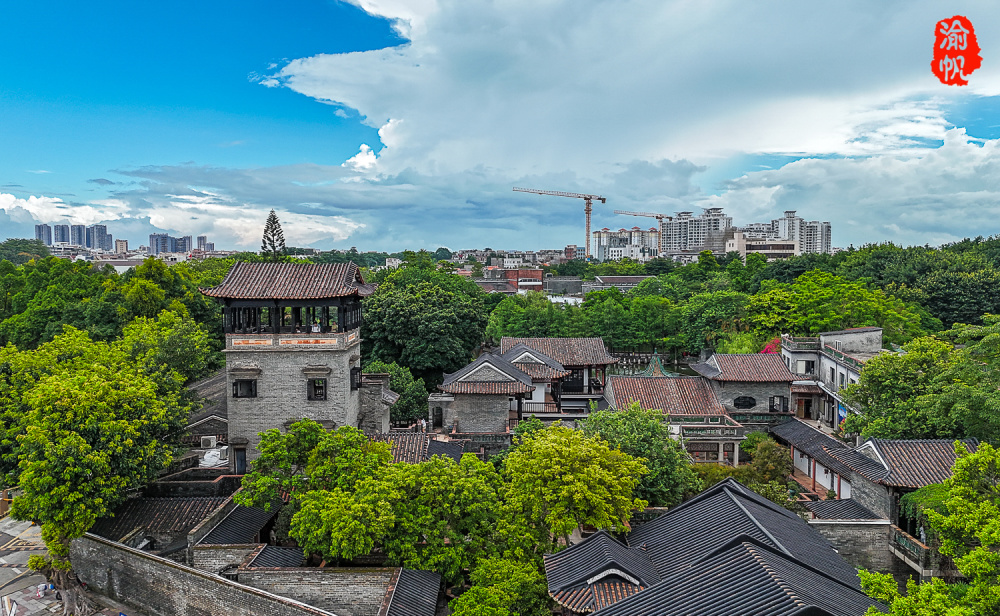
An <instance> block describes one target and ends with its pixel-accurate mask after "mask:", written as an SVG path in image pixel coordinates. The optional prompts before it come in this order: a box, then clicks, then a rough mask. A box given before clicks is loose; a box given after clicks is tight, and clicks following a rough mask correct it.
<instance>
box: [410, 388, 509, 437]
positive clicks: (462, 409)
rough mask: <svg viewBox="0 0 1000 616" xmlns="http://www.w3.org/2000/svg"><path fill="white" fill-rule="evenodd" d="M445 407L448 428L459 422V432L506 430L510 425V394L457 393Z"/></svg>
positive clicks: (445, 419)
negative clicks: (452, 400) (480, 394)
mask: <svg viewBox="0 0 1000 616" xmlns="http://www.w3.org/2000/svg"><path fill="white" fill-rule="evenodd" d="M429 404H430V403H429ZM434 406H443V405H441V404H435V405H434ZM443 408H444V428H445V429H448V430H450V429H451V428H453V427H454V426H455V425H456V424H457V425H458V431H459V432H506V431H507V426H508V425H509V419H510V400H509V399H508V396H479V395H472V394H455V401H454V402H452V403H450V404H448V405H447V406H444V407H443Z"/></svg>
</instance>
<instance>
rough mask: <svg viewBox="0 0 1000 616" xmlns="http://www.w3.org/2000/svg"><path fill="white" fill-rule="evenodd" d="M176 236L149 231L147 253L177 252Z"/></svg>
mask: <svg viewBox="0 0 1000 616" xmlns="http://www.w3.org/2000/svg"><path fill="white" fill-rule="evenodd" d="M176 248H177V238H175V237H171V236H169V235H167V234H166V233H151V234H150V235H149V254H151V255H158V254H160V253H161V252H177V250H176Z"/></svg>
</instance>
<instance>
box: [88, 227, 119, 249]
mask: <svg viewBox="0 0 1000 616" xmlns="http://www.w3.org/2000/svg"><path fill="white" fill-rule="evenodd" d="M85 245H86V247H87V248H90V249H92V250H107V251H109V252H110V251H111V249H112V248H113V247H114V238H112V236H111V235H109V234H108V227H107V225H93V226H91V227H87V235H86V244H85Z"/></svg>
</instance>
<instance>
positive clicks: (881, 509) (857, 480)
mask: <svg viewBox="0 0 1000 616" xmlns="http://www.w3.org/2000/svg"><path fill="white" fill-rule="evenodd" d="M851 498H853V499H854V500H856V501H858V502H859V503H861V504H862V505H864V506H865V507H866V508H868V510H869V511H871V512H873V513H875V514H877V515H879V516H881V517H883V518H886V519H887V520H892V522H893V523H896V522H897V521H898V520H897V516H896V511H895V507H893V498H892V493H891V492H890V491H889V488H888V487H886V486H884V485H881V484H877V483H872V482H871V481H868V480H867V479H865V478H864V477H862V476H861V475H859V474H857V473H851Z"/></svg>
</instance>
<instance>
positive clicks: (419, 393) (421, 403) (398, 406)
mask: <svg viewBox="0 0 1000 616" xmlns="http://www.w3.org/2000/svg"><path fill="white" fill-rule="evenodd" d="M365 373H366V374H376V373H386V374H388V375H389V389H391V390H392V391H394V392H396V393H397V394H399V400H397V401H396V403H395V404H393V405H392V407H391V408H390V409H389V413H390V415H391V419H392V422H393V423H399V424H406V425H413V424H414V423H416V422H418V421H420V420H421V419H427V389H426V388H425V386H424V380H423V379H414V378H413V375H412V374H411V373H410V370H409V369H408V368H404V367H403V366H400V365H399V364H397V363H395V362H392V363H388V364H387V363H385V362H384V361H373V362H369V363H368V365H366V366H365Z"/></svg>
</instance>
